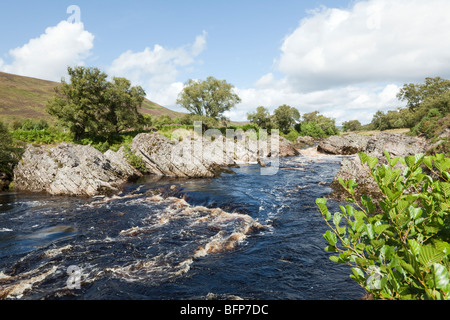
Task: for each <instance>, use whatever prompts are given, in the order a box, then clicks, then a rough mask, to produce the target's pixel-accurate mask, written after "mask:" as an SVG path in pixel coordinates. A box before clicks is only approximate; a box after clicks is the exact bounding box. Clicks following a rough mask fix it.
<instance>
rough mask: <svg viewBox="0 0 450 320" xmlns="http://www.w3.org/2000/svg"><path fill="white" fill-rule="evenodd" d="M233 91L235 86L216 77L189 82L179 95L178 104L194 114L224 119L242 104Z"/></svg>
mask: <svg viewBox="0 0 450 320" xmlns="http://www.w3.org/2000/svg"><path fill="white" fill-rule="evenodd" d="M233 89H234V86H233V85H231V84H229V83H227V82H226V81H225V80H217V79H216V78H214V77H208V78H207V79H206V80H205V81H195V80H189V81H188V82H187V83H186V84H185V87H184V89H183V91H182V92H181V93H180V94H179V96H178V99H177V104H179V105H181V106H182V107H184V108H185V109H186V110H188V111H189V112H190V113H192V114H196V115H200V116H203V115H205V116H208V117H212V118H215V119H219V118H222V119H223V114H224V112H226V111H229V110H231V109H232V108H234V106H235V105H236V104H237V103H240V102H241V99H240V98H239V96H238V95H237V94H235V93H233Z"/></svg>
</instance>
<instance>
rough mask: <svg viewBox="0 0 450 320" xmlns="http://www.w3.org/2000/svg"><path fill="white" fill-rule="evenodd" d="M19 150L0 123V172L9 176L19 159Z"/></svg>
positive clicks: (6, 128)
mask: <svg viewBox="0 0 450 320" xmlns="http://www.w3.org/2000/svg"><path fill="white" fill-rule="evenodd" d="M20 151H21V149H20V148H16V147H15V146H14V142H13V138H12V136H11V134H10V133H9V131H8V127H7V126H6V125H4V124H3V123H2V122H0V172H3V173H6V174H7V175H9V176H11V175H12V171H13V168H14V166H15V165H16V164H17V162H18V161H19V159H20Z"/></svg>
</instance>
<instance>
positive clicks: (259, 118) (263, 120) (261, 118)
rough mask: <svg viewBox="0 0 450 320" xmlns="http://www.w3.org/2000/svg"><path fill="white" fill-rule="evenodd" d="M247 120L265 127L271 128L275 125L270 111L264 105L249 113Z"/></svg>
mask: <svg viewBox="0 0 450 320" xmlns="http://www.w3.org/2000/svg"><path fill="white" fill-rule="evenodd" d="M247 120H249V121H250V122H251V123H253V124H256V125H257V126H258V127H260V128H263V129H268V130H270V129H271V128H272V127H273V123H272V117H271V115H270V112H269V110H268V109H267V108H265V107H263V106H261V107H258V108H256V112H252V113H248V114H247Z"/></svg>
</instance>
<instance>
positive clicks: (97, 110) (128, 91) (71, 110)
mask: <svg viewBox="0 0 450 320" xmlns="http://www.w3.org/2000/svg"><path fill="white" fill-rule="evenodd" d="M68 74H69V76H70V83H67V82H66V81H65V79H62V85H61V86H60V87H58V88H56V89H55V95H54V96H53V97H52V99H50V100H49V101H48V103H47V112H48V113H49V114H51V115H53V116H55V117H57V118H58V119H59V120H60V121H61V122H62V123H63V124H64V125H66V126H67V127H68V128H69V129H70V131H71V132H72V133H74V135H75V140H80V139H81V138H82V137H83V136H84V135H85V134H86V133H88V134H94V135H97V134H99V133H107V132H116V133H118V132H120V131H123V130H125V129H129V128H132V127H134V126H136V125H138V124H139V123H140V122H141V121H142V119H143V118H142V115H141V114H140V113H139V112H138V107H140V106H141V104H142V102H143V101H144V96H145V92H144V90H143V89H142V88H141V87H131V83H130V81H129V80H127V79H124V78H113V80H112V81H108V80H107V78H108V75H107V74H106V73H104V72H101V71H100V70H99V69H97V68H85V67H76V68H71V67H69V68H68Z"/></svg>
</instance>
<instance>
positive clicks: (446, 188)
mask: <svg viewBox="0 0 450 320" xmlns="http://www.w3.org/2000/svg"><path fill="white" fill-rule="evenodd" d="M439 185H440V187H441V190H442V192H444V195H445V196H446V197H448V196H449V195H450V183H448V182H439Z"/></svg>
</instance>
